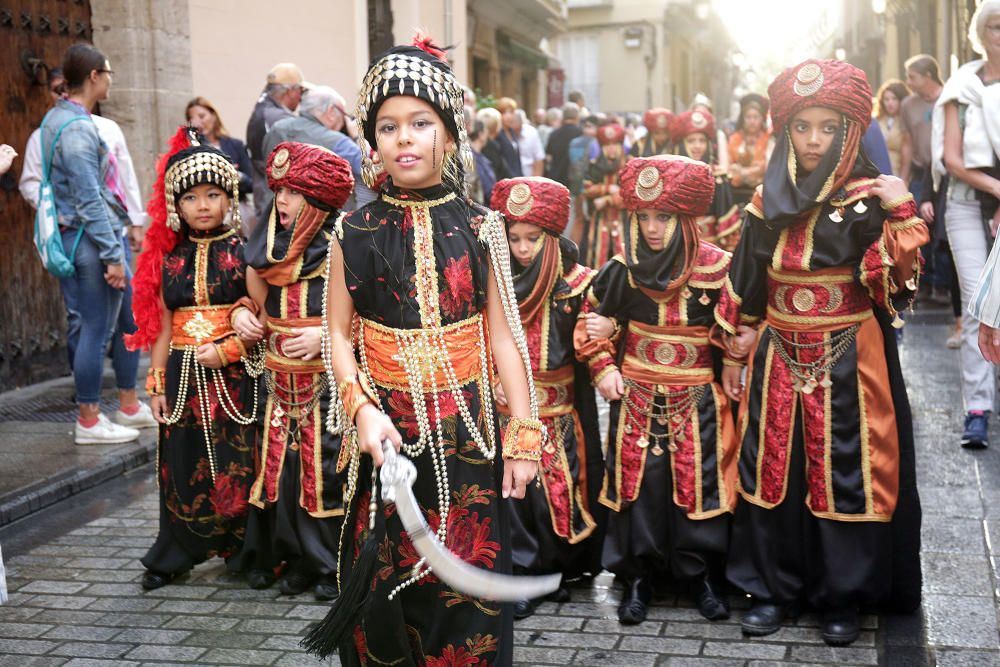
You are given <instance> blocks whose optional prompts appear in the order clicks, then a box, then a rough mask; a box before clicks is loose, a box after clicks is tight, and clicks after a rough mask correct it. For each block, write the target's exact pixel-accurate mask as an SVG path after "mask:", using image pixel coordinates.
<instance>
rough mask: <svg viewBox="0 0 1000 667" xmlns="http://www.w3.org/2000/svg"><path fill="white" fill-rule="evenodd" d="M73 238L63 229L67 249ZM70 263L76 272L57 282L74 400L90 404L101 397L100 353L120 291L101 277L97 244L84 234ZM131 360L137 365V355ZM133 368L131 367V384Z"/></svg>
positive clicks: (116, 313)
mask: <svg viewBox="0 0 1000 667" xmlns="http://www.w3.org/2000/svg"><path fill="white" fill-rule="evenodd" d="M76 237H77V230H75V229H69V230H65V231H63V233H62V238H63V245H64V247H65V248H66V249H67V251H68V250H69V249H70V248H72V247H73V243H74V242H75V241H76ZM73 264H74V266H75V267H76V275H75V276H73V277H72V278H64V279H62V280H61V281H60V284H61V286H62V291H63V300H64V302H65V303H66V310H67V314H68V319H69V327H68V329H69V331H68V347H69V348H70V356H71V358H72V367H73V380H74V383H75V384H76V401H77V403H83V404H93V403H99V402H100V400H101V379H102V375H103V371H104V352H105V350H106V349H107V345H108V342H109V341H110V340H111V336H112V333H113V332H114V330H115V328H116V325H117V323H118V318H119V314H120V311H121V310H122V301H123V297H124V292H122V291H121V290H117V289H115V288H113V287H111V285H109V284H108V283H107V281H105V280H104V268H105V267H104V263H103V262H102V261H101V258H100V255H99V252H98V249H97V246H96V245H94V243H93V242H92V241H91V240H90V238H89V237H88V236H87V235H86V234H84V235H83V236H82V237H81V239H80V244H79V245H78V246H77V250H76V257H75V258H74V262H73ZM129 310H130V311H131V308H130V309H129ZM129 319H131V312H129ZM133 326H134V324H133ZM74 340H75V343H74ZM123 349H124V348H123ZM134 363H135V364H138V358H136V359H135V362H134ZM135 367H136V366H135V365H133V366H132V368H133V370H132V381H131V383H132V386H133V387H134V386H135V373H136V371H135ZM117 370H118V369H116V375H117ZM123 370H124V369H123Z"/></svg>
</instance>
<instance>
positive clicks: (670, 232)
mask: <svg viewBox="0 0 1000 667" xmlns="http://www.w3.org/2000/svg"><path fill="white" fill-rule="evenodd" d="M635 217H636V219H637V220H638V221H639V231H640V233H642V238H643V239H645V241H646V245H648V246H649V247H650V249H651V250H663V249H664V248H666V247H667V244H668V243H669V242H670V239H671V238H673V236H674V231H675V230H676V229H677V216H675V215H674V214H673V213H667V212H666V211H658V210H656V209H652V208H644V209H640V210H639V211H636V214H635Z"/></svg>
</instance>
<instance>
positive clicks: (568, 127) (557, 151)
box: [545, 102, 583, 227]
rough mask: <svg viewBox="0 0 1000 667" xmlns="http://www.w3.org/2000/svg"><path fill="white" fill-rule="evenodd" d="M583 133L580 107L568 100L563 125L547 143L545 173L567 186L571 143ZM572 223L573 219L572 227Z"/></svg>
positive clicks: (564, 108)
mask: <svg viewBox="0 0 1000 667" xmlns="http://www.w3.org/2000/svg"><path fill="white" fill-rule="evenodd" d="M582 133H583V130H582V129H581V128H580V107H578V106H577V105H576V103H575V102H567V103H566V104H565V105H564V106H563V108H562V125H560V126H559V127H558V128H556V129H555V130H553V131H552V134H550V135H549V141H548V143H546V144H545V155H546V162H547V164H546V168H545V175H546V176H547V177H549V178H551V179H552V180H553V181H558V182H559V183H562V184H563V185H565V186H566V187H569V144H570V142H571V141H573V140H574V139H576V138H577V137H578V136H580V135H581V134H582ZM572 224H573V223H572V220H571V221H570V226H571V227H572Z"/></svg>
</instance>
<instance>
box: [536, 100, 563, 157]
mask: <svg viewBox="0 0 1000 667" xmlns="http://www.w3.org/2000/svg"><path fill="white" fill-rule="evenodd" d="M539 111H541V109H539ZM562 117H563V112H562V109H560V108H559V107H552V108H551V109H549V110H548V111H546V112H545V113H544V114H543V115H542V121H541V122H540V123H538V138H539V139H541V140H542V148H545V147H546V146H547V145H548V144H549V137H551V136H552V133H553V132H555V131H556V130H557V129H558V128H559V126H561V125H562Z"/></svg>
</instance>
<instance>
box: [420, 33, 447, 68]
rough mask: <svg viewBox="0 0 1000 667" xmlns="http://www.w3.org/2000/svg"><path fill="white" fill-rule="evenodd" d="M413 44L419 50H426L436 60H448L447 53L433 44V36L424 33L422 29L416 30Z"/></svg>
mask: <svg viewBox="0 0 1000 667" xmlns="http://www.w3.org/2000/svg"><path fill="white" fill-rule="evenodd" d="M413 46H415V47H417V48H418V49H420V50H421V51H426V52H427V53H429V54H431V55H432V56H434V57H435V58H437V59H438V60H441V61H444V62H448V54H447V53H445V52H444V49H442V48H441V47H440V46H438V45H437V44H435V43H434V38H433V37H431V36H430V35H426V34H424V32H423V31H422V30H418V31H417V34H416V35H414V36H413Z"/></svg>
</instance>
